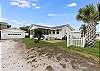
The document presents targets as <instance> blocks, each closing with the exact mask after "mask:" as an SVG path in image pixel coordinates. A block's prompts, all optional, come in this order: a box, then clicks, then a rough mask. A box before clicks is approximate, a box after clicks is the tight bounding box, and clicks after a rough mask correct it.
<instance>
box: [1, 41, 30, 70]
mask: <svg viewBox="0 0 100 71" xmlns="http://www.w3.org/2000/svg"><path fill="white" fill-rule="evenodd" d="M0 49H1V53H0V57H1V68H0V69H1V70H0V71H31V69H32V68H31V65H29V64H27V63H26V61H25V57H24V47H23V46H22V45H21V44H19V43H18V42H15V41H13V40H0Z"/></svg>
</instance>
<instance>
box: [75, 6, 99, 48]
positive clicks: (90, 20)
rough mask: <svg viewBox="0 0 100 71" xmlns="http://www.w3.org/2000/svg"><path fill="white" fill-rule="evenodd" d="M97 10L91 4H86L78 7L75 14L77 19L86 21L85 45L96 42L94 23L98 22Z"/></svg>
mask: <svg viewBox="0 0 100 71" xmlns="http://www.w3.org/2000/svg"><path fill="white" fill-rule="evenodd" d="M98 17H99V12H98V10H97V8H96V7H95V6H94V5H93V4H89V5H86V7H84V8H81V9H79V12H78V14H77V16H76V18H77V20H78V21H83V22H84V23H87V28H86V30H87V33H86V45H87V46H90V47H93V46H94V45H95V42H96V39H95V38H96V25H97V22H98Z"/></svg>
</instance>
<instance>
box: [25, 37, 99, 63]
mask: <svg viewBox="0 0 100 71" xmlns="http://www.w3.org/2000/svg"><path fill="white" fill-rule="evenodd" d="M23 42H24V43H25V44H26V46H27V48H31V47H58V48H62V49H64V50H66V51H67V52H70V53H73V54H74V53H78V54H80V55H83V56H85V57H88V58H92V59H94V60H96V61H99V59H100V41H99V40H97V41H96V46H95V47H85V48H82V47H75V46H70V47H67V45H66V41H64V40H58V42H57V41H47V40H46V41H40V43H38V44H35V43H34V41H33V40H32V39H30V38H24V39H23ZM52 42H53V43H52Z"/></svg>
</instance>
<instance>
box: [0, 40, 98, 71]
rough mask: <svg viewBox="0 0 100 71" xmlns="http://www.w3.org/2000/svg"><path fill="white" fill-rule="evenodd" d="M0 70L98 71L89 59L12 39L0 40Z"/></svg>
mask: <svg viewBox="0 0 100 71" xmlns="http://www.w3.org/2000/svg"><path fill="white" fill-rule="evenodd" d="M0 50H1V51H0V57H1V67H0V69H1V70H0V71H99V68H98V66H97V65H96V64H95V63H94V62H91V61H87V60H86V59H84V58H82V57H79V56H77V55H76V56H74V55H71V54H68V53H66V52H64V51H63V50H60V49H58V48H53V47H42V48H41V47H34V48H31V49H25V45H24V44H23V43H21V42H19V41H14V40H0Z"/></svg>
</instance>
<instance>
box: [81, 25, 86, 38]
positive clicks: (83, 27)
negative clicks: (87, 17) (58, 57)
mask: <svg viewBox="0 0 100 71" xmlns="http://www.w3.org/2000/svg"><path fill="white" fill-rule="evenodd" d="M79 30H81V33H82V36H83V37H85V35H86V32H87V30H86V25H85V24H83V25H81V27H80V28H79Z"/></svg>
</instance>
